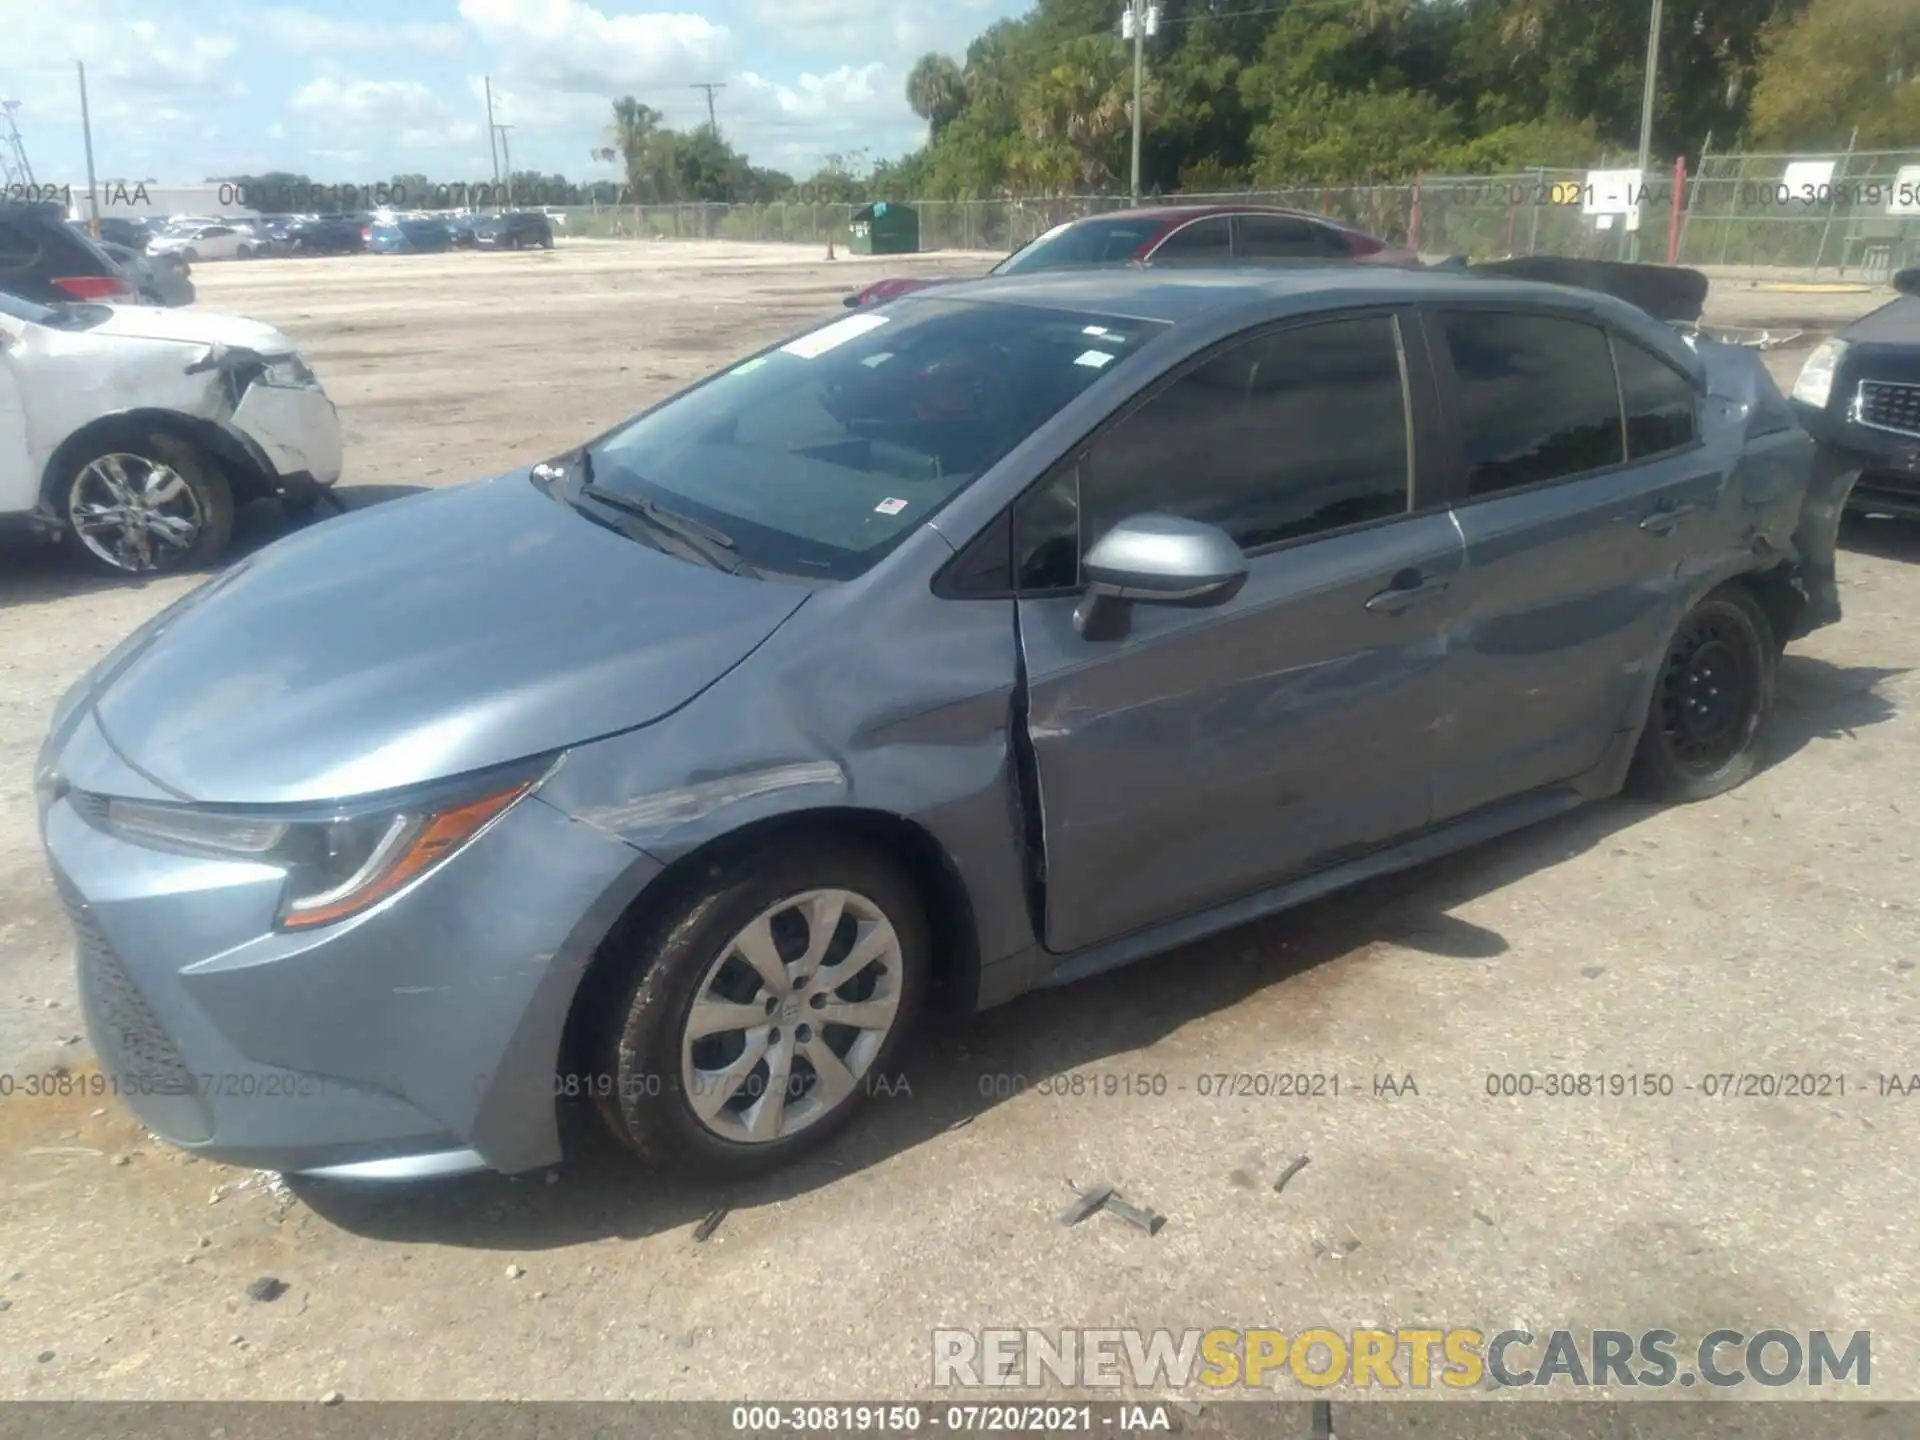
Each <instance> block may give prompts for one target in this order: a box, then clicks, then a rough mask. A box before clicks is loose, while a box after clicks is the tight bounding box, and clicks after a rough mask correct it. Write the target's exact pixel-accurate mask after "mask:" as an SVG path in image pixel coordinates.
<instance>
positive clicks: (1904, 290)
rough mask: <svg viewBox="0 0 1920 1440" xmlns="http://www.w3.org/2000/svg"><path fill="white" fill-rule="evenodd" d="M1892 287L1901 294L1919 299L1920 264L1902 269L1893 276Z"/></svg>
mask: <svg viewBox="0 0 1920 1440" xmlns="http://www.w3.org/2000/svg"><path fill="white" fill-rule="evenodd" d="M1893 288H1894V289H1896V290H1898V291H1899V292H1900V293H1901V294H1902V295H1912V296H1914V297H1915V298H1917V299H1920V265H1916V266H1914V267H1913V268H1912V269H1910V270H1902V271H1901V272H1900V273H1899V274H1897V275H1895V276H1894V277H1893Z"/></svg>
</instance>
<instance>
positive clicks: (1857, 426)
mask: <svg viewBox="0 0 1920 1440" xmlns="http://www.w3.org/2000/svg"><path fill="white" fill-rule="evenodd" d="M1863 379H1864V383H1866V384H1886V385H1894V386H1898V387H1900V388H1903V389H1904V388H1909V387H1913V386H1916V385H1920V381H1915V380H1913V379H1909V378H1906V372H1905V371H1903V372H1902V378H1900V379H1898V380H1890V381H1882V380H1879V379H1877V378H1875V377H1861V376H1860V375H1859V374H1858V373H1857V372H1849V373H1848V374H1846V375H1845V376H1844V378H1843V381H1842V382H1840V383H1838V384H1837V385H1836V390H1837V391H1838V394H1837V395H1836V398H1835V400H1834V401H1833V403H1832V405H1831V407H1830V408H1828V409H1825V410H1815V409H1813V408H1812V407H1811V406H1808V405H1805V404H1802V403H1801V402H1799V401H1795V402H1794V407H1793V408H1794V411H1795V413H1796V414H1797V415H1798V416H1799V418H1800V421H1801V423H1802V424H1803V425H1805V426H1806V427H1807V429H1808V430H1810V431H1811V432H1812V433H1813V435H1814V437H1815V439H1817V440H1818V441H1819V442H1820V449H1821V454H1822V458H1823V460H1824V461H1825V462H1826V464H1827V465H1828V466H1830V467H1831V468H1834V469H1838V470H1844V471H1847V472H1849V473H1851V474H1852V475H1854V476H1855V477H1856V478H1855V480H1854V482H1853V488H1852V491H1851V493H1850V494H1849V495H1848V497H1847V509H1849V510H1853V511H1858V512H1871V513H1874V514H1879V515H1898V516H1902V517H1905V518H1908V519H1920V432H1914V431H1909V430H1907V429H1905V428H1904V425H1903V426H1902V428H1899V429H1893V428H1888V427H1886V426H1884V425H1876V424H1869V423H1865V421H1864V420H1863V418H1862V415H1861V410H1860V398H1861V396H1860V386H1861V385H1862V383H1863Z"/></svg>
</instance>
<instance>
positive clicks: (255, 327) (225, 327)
mask: <svg viewBox="0 0 1920 1440" xmlns="http://www.w3.org/2000/svg"><path fill="white" fill-rule="evenodd" d="M109 308H110V309H111V311H112V314H111V315H109V316H108V317H107V318H106V319H105V320H102V321H101V322H100V323H99V324H98V325H95V326H94V327H93V328H92V330H91V331H90V333H91V334H94V335H124V336H126V337H127V338H128V339H131V340H171V341H175V342H177V343H179V344H182V345H229V346H235V347H238V348H240V349H245V350H254V351H258V352H259V353H260V354H262V355H285V354H289V353H291V352H292V351H293V350H294V349H295V346H294V343H293V341H291V340H289V339H288V338H287V337H286V336H285V335H283V334H282V333H281V332H280V331H278V330H276V329H274V328H273V326H271V325H267V324H263V323H262V322H260V321H258V320H248V319H245V318H243V317H242V316H239V315H222V314H221V313H220V312H219V311H217V310H163V309H161V308H159V307H158V306H154V305H114V306H110V307H109Z"/></svg>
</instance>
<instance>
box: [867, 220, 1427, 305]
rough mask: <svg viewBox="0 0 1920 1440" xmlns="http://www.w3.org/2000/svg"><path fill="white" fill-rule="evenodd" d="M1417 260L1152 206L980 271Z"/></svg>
mask: <svg viewBox="0 0 1920 1440" xmlns="http://www.w3.org/2000/svg"><path fill="white" fill-rule="evenodd" d="M1418 258H1419V257H1418V256H1417V255H1416V254H1415V253H1414V252H1413V251H1411V250H1405V249H1402V248H1400V247H1399V246H1396V245H1389V244H1388V243H1387V242H1386V241H1384V240H1381V239H1379V238H1378V237H1376V236H1373V235H1369V234H1367V233H1366V232H1365V231H1363V230H1356V229H1354V228H1353V227H1352V226H1350V225H1342V224H1341V223H1339V222H1338V221H1336V220H1329V219H1328V218H1327V217H1326V216H1324V215H1314V214H1311V213H1309V212H1307V211H1303V210H1283V209H1278V208H1275V207H1273V206H1262V205H1154V206H1149V207H1145V208H1142V209H1138V210H1117V211H1114V212H1112V213H1111V214H1106V215H1090V216H1086V217H1084V218H1082V219H1079V220H1070V221H1068V222H1067V223H1066V224H1064V225H1056V226H1054V227H1053V229H1051V230H1049V231H1047V232H1046V234H1044V235H1042V236H1040V237H1039V238H1038V239H1036V240H1034V241H1032V242H1031V243H1029V244H1027V245H1024V246H1022V247H1021V248H1020V249H1018V250H1016V251H1014V252H1013V254H1011V255H1009V256H1008V257H1007V258H1006V259H1004V260H1002V261H1001V262H1000V263H999V264H998V265H996V266H994V267H993V269H991V270H990V271H988V272H987V273H988V274H989V275H1029V274H1032V273H1034V272H1036V271H1040V270H1058V269H1062V268H1064V267H1066V266H1070V265H1111V264H1116V263H1119V262H1124V261H1133V262H1136V263H1139V264H1143V265H1155V264H1170V263H1173V262H1176V261H1177V262H1180V263H1183V264H1202V265H1207V264H1217V263H1219V262H1221V261H1228V260H1354V261H1359V262H1362V263H1365V264H1374V265H1411V264H1415V263H1417V262H1418ZM962 278H964V277H962ZM954 283H956V281H955V280H952V279H938V278H933V277H898V278H895V279H889V280H877V281H875V282H874V283H873V284H871V285H867V286H863V287H862V288H861V289H859V290H856V291H855V292H854V293H853V294H851V295H849V296H848V297H847V298H846V299H845V300H844V301H843V302H842V303H843V304H845V305H847V306H849V307H857V306H861V305H876V304H878V303H880V302H881V301H883V300H891V299H893V298H894V297H895V296H897V295H905V294H907V293H908V292H909V291H912V290H925V289H927V288H928V287H930V286H933V285H951V284H954Z"/></svg>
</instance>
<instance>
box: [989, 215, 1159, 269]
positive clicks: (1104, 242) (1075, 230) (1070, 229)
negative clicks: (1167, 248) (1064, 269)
mask: <svg viewBox="0 0 1920 1440" xmlns="http://www.w3.org/2000/svg"><path fill="white" fill-rule="evenodd" d="M1159 233H1160V222H1159V221H1158V220H1078V221H1075V222H1074V223H1073V224H1071V225H1060V226H1056V227H1055V228H1054V229H1052V230H1049V231H1048V232H1047V233H1046V234H1044V235H1042V236H1041V237H1040V238H1039V239H1038V240H1036V241H1034V242H1033V243H1032V244H1031V245H1029V246H1027V247H1026V248H1025V249H1024V250H1019V251H1016V252H1015V253H1014V254H1012V255H1009V256H1008V257H1007V258H1006V259H1004V260H1002V261H1001V262H1000V263H999V264H998V265H996V266H994V267H993V273H994V274H995V275H1023V274H1025V273H1026V272H1027V271H1029V270H1052V269H1056V268H1058V267H1059V266H1062V265H1102V264H1109V263H1112V262H1114V261H1119V260H1131V259H1133V258H1134V256H1135V255H1136V254H1138V253H1139V251H1140V248H1141V247H1142V246H1144V245H1145V244H1146V243H1147V242H1148V241H1149V240H1151V239H1153V237H1154V236H1156V235H1158V234H1159Z"/></svg>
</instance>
